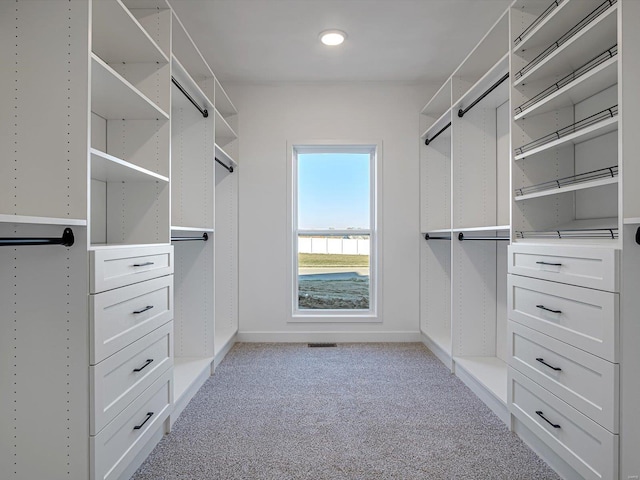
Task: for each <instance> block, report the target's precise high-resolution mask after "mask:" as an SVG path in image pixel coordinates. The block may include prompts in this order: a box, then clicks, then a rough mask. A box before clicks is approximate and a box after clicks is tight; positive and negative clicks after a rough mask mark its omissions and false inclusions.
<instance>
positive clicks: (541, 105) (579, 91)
mask: <svg viewBox="0 0 640 480" xmlns="http://www.w3.org/2000/svg"><path fill="white" fill-rule="evenodd" d="M617 81H618V56H617V55H616V56H615V57H613V58H610V59H609V60H607V61H606V62H604V63H602V64H601V65H598V66H597V67H596V68H594V69H593V70H591V71H589V72H588V73H585V74H584V75H583V76H581V77H579V78H578V79H577V80H575V81H573V82H571V83H569V84H567V85H565V86H564V87H562V88H561V89H560V90H558V91H557V92H555V93H553V94H551V95H549V96H548V97H546V98H544V99H542V100H541V101H540V102H538V103H536V104H534V105H532V106H531V107H529V108H527V109H526V110H523V111H522V112H521V113H519V114H518V115H516V116H515V117H514V120H520V119H522V118H526V117H528V116H531V115H539V114H542V113H547V112H551V111H554V110H558V109H560V108H562V107H568V106H571V105H575V104H577V103H580V102H581V101H583V100H585V99H587V98H589V97H591V96H593V95H595V94H596V93H598V92H601V91H603V90H604V89H606V88H607V87H610V86H612V85H615V84H616V83H617Z"/></svg>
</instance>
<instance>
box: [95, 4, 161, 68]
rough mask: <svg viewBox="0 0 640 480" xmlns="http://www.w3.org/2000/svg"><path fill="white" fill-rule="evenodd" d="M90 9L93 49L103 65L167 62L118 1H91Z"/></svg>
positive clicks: (151, 39) (153, 42)
mask: <svg viewBox="0 0 640 480" xmlns="http://www.w3.org/2000/svg"><path fill="white" fill-rule="evenodd" d="M92 8H93V23H92V33H91V35H92V40H91V43H92V50H93V51H94V52H95V53H96V54H97V55H98V56H99V57H100V58H101V59H103V60H104V61H105V62H109V63H110V62H117V63H125V62H126V63H168V62H169V59H168V58H167V56H166V55H165V54H164V52H163V51H162V49H161V48H160V47H159V46H158V45H157V44H156V42H155V41H154V40H153V38H151V36H149V34H148V33H147V32H146V31H145V29H144V28H143V27H142V25H140V23H139V22H138V20H137V19H136V18H135V17H134V16H133V15H132V14H131V12H130V11H129V10H128V9H127V7H125V6H124V5H123V4H122V2H121V1H120V0H100V1H98V2H93V7H92ZM114 29H117V31H116V30H114Z"/></svg>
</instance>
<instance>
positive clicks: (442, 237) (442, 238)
mask: <svg viewBox="0 0 640 480" xmlns="http://www.w3.org/2000/svg"><path fill="white" fill-rule="evenodd" d="M424 239H425V240H427V241H428V240H451V237H444V236H438V235H429V234H428V233H425V234H424Z"/></svg>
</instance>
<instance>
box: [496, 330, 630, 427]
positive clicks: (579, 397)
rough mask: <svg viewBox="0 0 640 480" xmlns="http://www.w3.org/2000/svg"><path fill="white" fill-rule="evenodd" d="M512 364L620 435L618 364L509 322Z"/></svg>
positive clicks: (510, 362) (510, 360)
mask: <svg viewBox="0 0 640 480" xmlns="http://www.w3.org/2000/svg"><path fill="white" fill-rule="evenodd" d="M508 351H509V365H510V366H512V367H513V368H515V369H516V370H518V371H520V372H521V373H523V374H525V375H526V376H527V377H529V378H530V379H532V380H533V381H535V382H536V383H538V384H539V385H541V386H542V387H544V388H546V389H547V390H549V391H550V392H551V393H553V394H554V395H556V396H558V397H559V398H561V399H562V400H564V401H565V402H567V403H568V404H569V405H571V406H573V407H575V408H577V409H578V410H579V411H581V412H582V413H584V414H585V415H587V416H588V417H590V418H591V419H592V420H594V421H596V422H597V423H599V424H600V425H602V426H603V427H605V428H606V429H607V430H609V431H611V432H613V433H618V382H619V366H618V364H615V363H611V362H607V361H606V360H603V359H601V358H599V357H596V356H594V355H590V354H589V353H586V352H584V351H582V350H580V349H578V348H575V347H572V346H571V345H568V344H566V343H564V342H560V341H558V340H555V339H553V338H551V337H549V336H547V335H544V334H542V333H539V332H536V331H535V330H531V329H530V328H527V327H525V326H523V325H520V324H518V323H515V322H509V350H508Z"/></svg>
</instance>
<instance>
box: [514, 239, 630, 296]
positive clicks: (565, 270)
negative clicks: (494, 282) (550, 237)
mask: <svg viewBox="0 0 640 480" xmlns="http://www.w3.org/2000/svg"><path fill="white" fill-rule="evenodd" d="M619 252H620V251H619V250H616V249H613V248H596V247H587V246H571V247H567V246H562V245H559V246H549V245H519V244H515V245H511V246H509V266H508V268H509V273H514V274H517V275H525V276H528V277H535V278H540V279H543V280H551V281H554V282H560V283H568V284H571V285H579V286H581V287H588V288H596V289H598V290H605V291H608V292H618V291H619V283H618V276H619V273H618V272H619V269H618V261H619V260H618V259H619Z"/></svg>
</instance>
